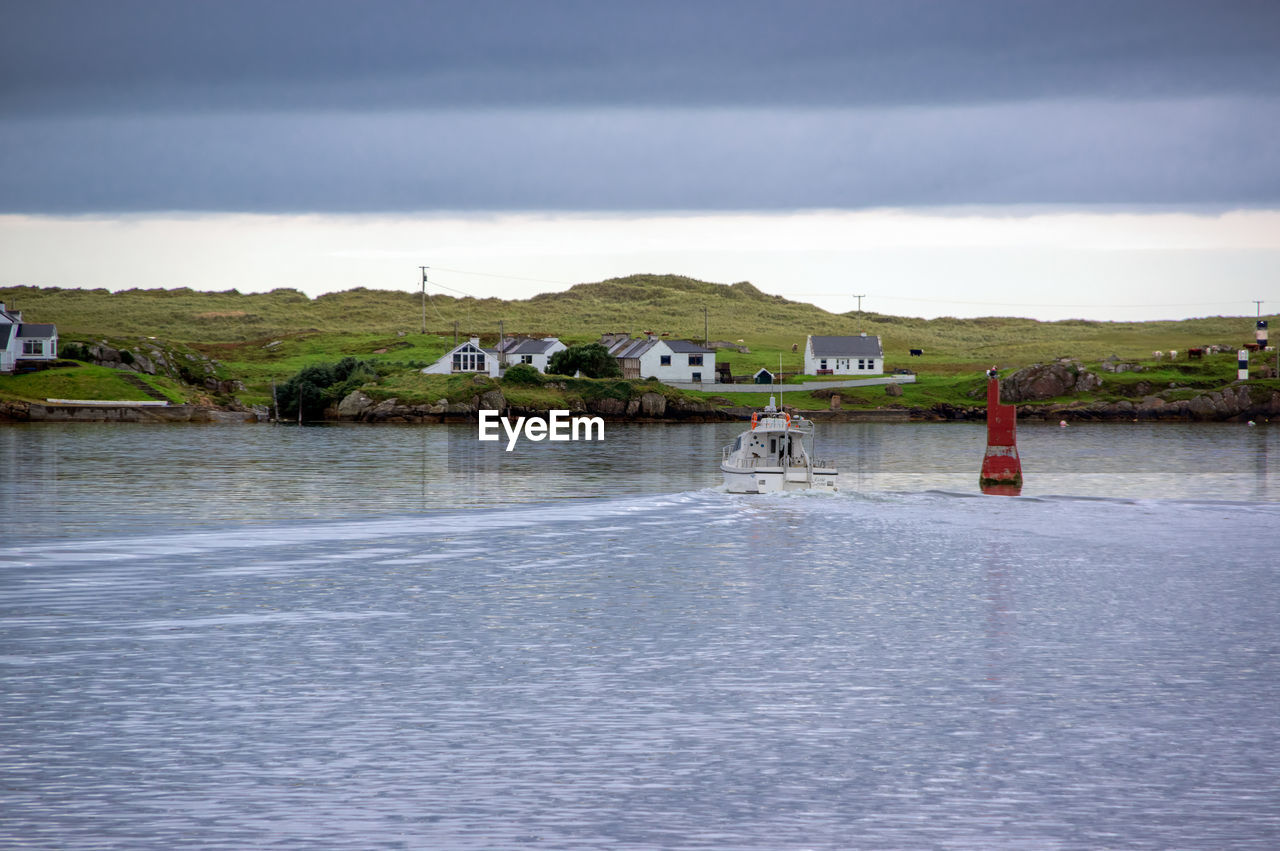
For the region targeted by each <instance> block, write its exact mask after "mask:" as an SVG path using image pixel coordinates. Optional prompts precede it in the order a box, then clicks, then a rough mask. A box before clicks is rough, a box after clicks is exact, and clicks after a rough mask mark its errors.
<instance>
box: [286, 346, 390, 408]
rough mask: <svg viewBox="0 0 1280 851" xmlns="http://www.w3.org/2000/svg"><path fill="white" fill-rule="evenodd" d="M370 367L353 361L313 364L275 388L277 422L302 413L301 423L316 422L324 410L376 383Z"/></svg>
mask: <svg viewBox="0 0 1280 851" xmlns="http://www.w3.org/2000/svg"><path fill="white" fill-rule="evenodd" d="M377 377H378V376H377V372H376V371H375V370H374V368H373V365H372V364H369V363H366V362H365V361H358V360H356V359H355V358H350V357H348V358H343V359H342V360H340V361H338V362H337V363H334V364H312V365H311V366H307V367H303V368H302V369H301V370H300V371H299V372H298V374H297V375H295V376H293V377H292V378H290V379H289V380H288V381H286V382H285V383H284V384H282V385H280V386H279V387H277V388H276V405H277V406H278V408H279V410H280V418H281V419H286V420H291V419H296V418H297V416H298V409H299V407H301V409H302V418H303V419H318V418H319V417H320V416H322V415H323V414H324V410H325V408H328V407H329V406H330V405H333V404H336V403H337V402H340V401H342V399H343V398H344V397H346V396H347V395H348V394H349V393H351V392H352V391H353V390H358V389H359V388H360V387H361V386H363V385H364V384H367V383H368V382H370V381H373V380H376V379H377Z"/></svg>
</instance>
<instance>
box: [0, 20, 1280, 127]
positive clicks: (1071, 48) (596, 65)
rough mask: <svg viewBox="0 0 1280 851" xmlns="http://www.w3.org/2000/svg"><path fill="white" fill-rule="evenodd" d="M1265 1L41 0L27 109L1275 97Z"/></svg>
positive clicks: (13, 100) (0, 99) (1279, 28)
mask: <svg viewBox="0 0 1280 851" xmlns="http://www.w3.org/2000/svg"><path fill="white" fill-rule="evenodd" d="M1277 39H1280V4H1277V3H1275V2H1274V0H1247V1H1246V2H1241V0H1222V1H1221V2H1212V3H1209V2H1203V0H1151V2H1124V0H1054V2H1029V0H966V1H965V2H952V0H881V2H850V0H816V1H815V0H795V2H777V1H776V0H768V1H767V2H760V0H646V2H608V0H542V2H533V0H508V2H493V0H467V2H449V3H440V2H435V3H432V2H422V0H411V2H397V1H396V0H391V2H387V0H383V2H350V0H347V2H333V0H274V2H262V0H251V2H243V0H219V2H212V3H197V2H178V3H175V2H171V0H113V2H110V3H103V2H96V0H80V2H67V0H41V2H39V3H25V4H10V6H9V9H8V11H7V14H6V23H5V27H4V28H3V30H0V80H2V81H3V83H0V106H3V108H4V109H5V111H6V112H10V113H11V112H14V111H23V110H36V111H43V110H50V109H80V108H94V107H97V108H112V109H172V108H182V109H196V110H198V109H203V108H209V107H225V106H229V105H230V106H236V107H241V108H242V107H245V106H260V107H264V108H298V107H302V108H316V107H320V108H338V109H351V108H356V109H360V108H374V109H381V108H405V107H422V106H439V105H448V106H457V105H464V106H474V105H530V104H533V105H541V104H561V105H563V104H600V103H649V104H654V103H657V104H664V105H669V104H673V103H674V104H690V103H692V104H707V103H710V104H733V105H752V104H771V105H777V104H804V105H860V104H885V103H900V102H904V101H905V102H910V103H937V102H943V103H946V102H974V101H989V100H992V99H1007V98H1027V97H1075V96H1104V97H1118V96H1125V95H1141V96H1162V95H1171V94H1173V95H1186V94H1208V93H1214V92H1231V93H1237V94H1239V93H1247V92H1255V93H1274V92H1275V91H1276V88H1277V83H1278V82H1280V73H1278V69H1280V62H1278V61H1277V59H1276V52H1277V51H1276V44H1277Z"/></svg>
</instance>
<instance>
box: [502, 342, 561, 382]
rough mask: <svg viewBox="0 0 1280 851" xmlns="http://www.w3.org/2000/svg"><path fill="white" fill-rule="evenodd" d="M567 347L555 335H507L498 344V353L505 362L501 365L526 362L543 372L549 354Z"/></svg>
mask: <svg viewBox="0 0 1280 851" xmlns="http://www.w3.org/2000/svg"><path fill="white" fill-rule="evenodd" d="M567 348H569V347H568V346H566V345H565V344H564V343H562V342H560V341H559V340H558V339H556V338H555V337H544V338H542V339H541V340H535V339H530V338H527V337H507V338H506V339H505V340H503V341H502V342H501V343H499V344H498V354H499V356H500V357H501V358H502V359H503V360H505V361H506V362H505V363H503V364H502V366H503V367H509V366H515V365H516V364H520V363H526V364H528V365H529V366H532V367H533V368H534V369H536V370H537V371H538V372H542V373H545V372H546V371H547V364H548V363H549V362H550V361H551V356H552V355H554V354H555V353H556V352H563V351H564V350H565V349H567Z"/></svg>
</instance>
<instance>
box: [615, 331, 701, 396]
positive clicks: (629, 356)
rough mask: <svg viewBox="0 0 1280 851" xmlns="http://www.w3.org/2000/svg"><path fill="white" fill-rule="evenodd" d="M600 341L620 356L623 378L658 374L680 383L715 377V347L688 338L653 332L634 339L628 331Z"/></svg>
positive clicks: (663, 378)
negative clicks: (661, 336)
mask: <svg viewBox="0 0 1280 851" xmlns="http://www.w3.org/2000/svg"><path fill="white" fill-rule="evenodd" d="M600 343H601V345H603V346H604V347H605V348H606V349H608V350H609V354H611V355H613V356H614V357H615V358H617V359H618V366H620V367H622V377H623V378H656V379H658V380H659V381H663V382H675V383H680V384H690V383H692V384H701V383H702V382H704V381H715V375H716V353H715V350H713V349H705V348H703V347H702V346H699V345H698V344H697V343H691V342H689V341H688V340H661V339H656V338H654V337H652V336H646V337H642V338H640V339H635V340H633V339H631V337H630V336H628V335H626V334H603V335H601V337H600Z"/></svg>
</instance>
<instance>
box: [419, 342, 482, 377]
mask: <svg viewBox="0 0 1280 851" xmlns="http://www.w3.org/2000/svg"><path fill="white" fill-rule="evenodd" d="M498 360H499V353H498V351H497V349H482V348H480V338H479V337H472V338H471V339H470V340H468V341H467V342H465V343H461V344H460V345H457V346H454V347H453V348H452V349H450V350H449V351H447V352H445V353H444V356H443V357H441V358H440V360H438V361H436V362H435V363H433V364H431V366H429V367H427V368H425V369H424V370H422V372H423V374H424V375H453V374H455V373H463V372H471V373H481V374H484V375H491V376H493V377H494V378H497V377H498V371H499V366H500V364H499V362H498Z"/></svg>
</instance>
